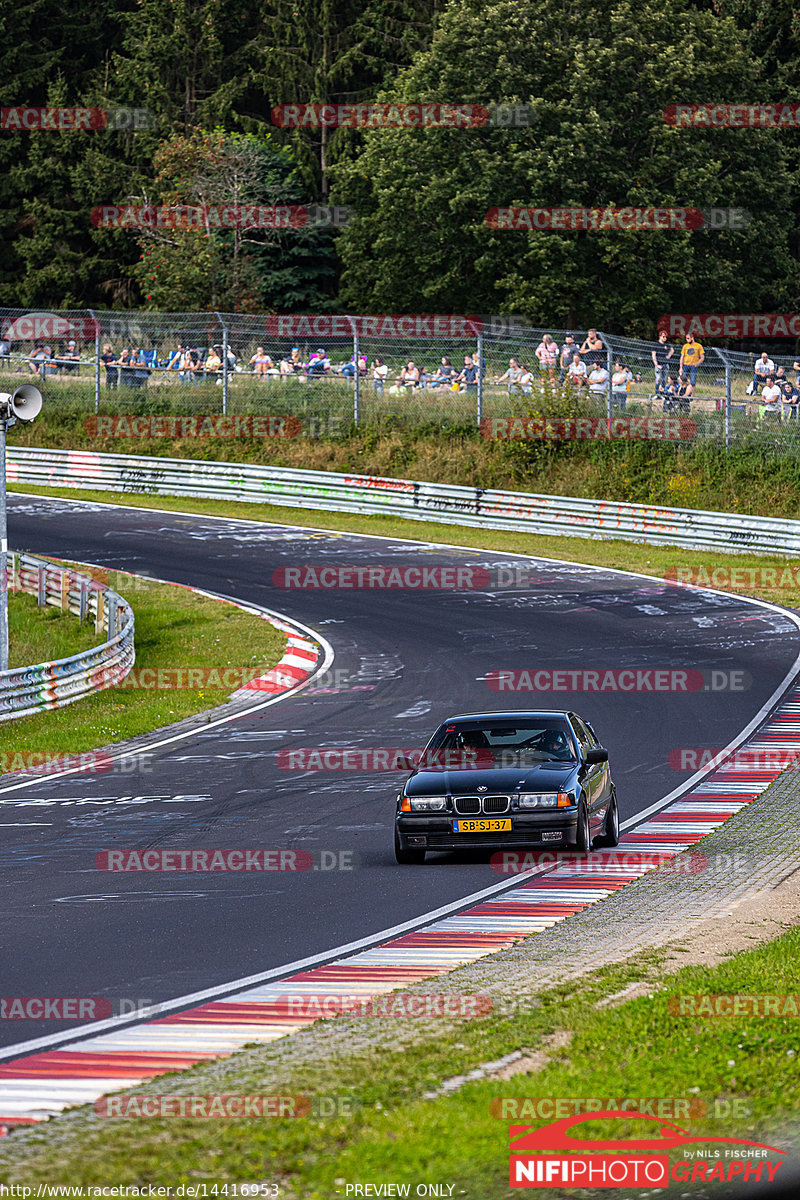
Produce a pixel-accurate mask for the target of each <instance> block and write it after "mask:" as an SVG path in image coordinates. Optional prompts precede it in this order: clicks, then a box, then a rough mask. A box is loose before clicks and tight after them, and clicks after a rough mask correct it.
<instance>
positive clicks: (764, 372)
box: [747, 350, 775, 396]
mask: <svg viewBox="0 0 800 1200" xmlns="http://www.w3.org/2000/svg"><path fill="white" fill-rule="evenodd" d="M774 374H775V363H774V362H773V361H772V359H771V358H770V357H769V355H768V354H767V352H766V350H762V351H761V357H760V358H757V359H756V364H755V367H754V368H753V379H752V382H751V384H750V388H749V389H748V392H747V395H748V396H754V395H755V394H756V392H758V391H760V390H761V389H762V388H763V387H764V384H765V383H766V382H767V380H768V379H769V377H770V375H774Z"/></svg>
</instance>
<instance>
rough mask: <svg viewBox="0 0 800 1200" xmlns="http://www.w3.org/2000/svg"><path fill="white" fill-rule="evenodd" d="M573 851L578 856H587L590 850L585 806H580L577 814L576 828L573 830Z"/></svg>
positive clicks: (587, 816)
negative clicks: (575, 851) (576, 852)
mask: <svg viewBox="0 0 800 1200" xmlns="http://www.w3.org/2000/svg"><path fill="white" fill-rule="evenodd" d="M575 849H576V850H577V851H578V853H579V854H589V853H590V851H591V849H592V839H591V837H590V836H589V814H588V812H587V811H586V805H585V804H582V805H581V807H580V811H579V813H578V828H577V829H576V830H575Z"/></svg>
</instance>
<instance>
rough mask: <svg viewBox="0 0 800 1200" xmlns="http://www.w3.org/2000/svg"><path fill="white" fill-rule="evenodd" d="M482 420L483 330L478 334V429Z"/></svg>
mask: <svg viewBox="0 0 800 1200" xmlns="http://www.w3.org/2000/svg"><path fill="white" fill-rule="evenodd" d="M482 420H483V330H482V329H481V331H480V333H479V334H478V428H479V429H480V425H481V421H482Z"/></svg>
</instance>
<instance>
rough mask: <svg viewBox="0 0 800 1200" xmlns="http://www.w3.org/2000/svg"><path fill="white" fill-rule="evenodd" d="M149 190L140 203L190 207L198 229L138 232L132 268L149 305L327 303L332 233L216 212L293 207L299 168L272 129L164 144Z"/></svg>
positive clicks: (200, 134) (252, 307)
mask: <svg viewBox="0 0 800 1200" xmlns="http://www.w3.org/2000/svg"><path fill="white" fill-rule="evenodd" d="M154 167H155V184H154V192H153V194H152V195H151V194H145V195H143V196H140V197H135V198H132V199H135V200H136V201H137V202H139V203H142V202H143V203H146V204H152V205H157V206H161V207H162V208H165V209H173V210H174V209H175V207H176V206H184V207H186V206H188V207H191V208H192V209H194V210H195V212H196V214H197V215H198V217H199V219H200V222H201V224H200V227H199V228H169V227H161V228H159V227H153V228H147V229H144V230H143V231H142V232H141V234H140V236H139V242H140V247H141V257H140V261H139V263H138V265H137V266H136V267H135V268H134V271H133V274H134V276H135V278H136V279H137V280H138V281H139V283H140V285H141V287H142V291H143V294H144V298H145V301H146V304H147V307H149V308H154V309H161V310H167V311H189V310H192V309H212V310H214V309H220V308H222V309H225V310H227V311H244V312H258V311H263V309H264V308H265V307H266V308H273V309H274V308H275V307H280V308H282V309H287V308H288V309H289V310H290V311H291V310H293V309H295V308H303V307H319V306H321V305H322V306H324V305H325V303H326V300H327V297H326V295H325V291H324V289H325V286H326V284H327V281H328V279H329V278H330V277H331V276H333V274H334V267H333V263H332V248H331V244H330V238H329V236H327V235H325V234H323V233H321V232H320V231H319V230H315V229H308V228H304V227H298V228H291V227H290V228H280V227H278V228H269V227H262V228H247V226H246V225H245V224H242V225H237V224H234V225H233V226H232V227H230V228H229V227H226V226H225V225H220V224H219V221H218V219H217V218H218V214H219V213H220V211H221V210H223V209H226V208H230V207H234V208H239V209H241V208H242V207H246V206H248V205H249V206H251V207H252V206H255V205H257V206H262V207H263V208H264V209H267V210H271V209H274V208H275V207H276V206H290V205H292V204H296V202H297V190H298V187H297V182H296V170H295V165H294V162H293V160H292V156H291V153H290V152H289V150H288V149H286V148H282V147H278V146H276V145H274V144H273V141H272V139H271V137H270V135H266V136H265V137H263V138H257V137H256V136H255V135H252V134H247V135H243V134H226V133H225V132H224V131H223V130H221V129H217V130H214V131H213V132H211V133H209V132H205V131H203V130H196V131H194V132H193V133H192V134H191V135H190V136H188V137H183V136H176V137H173V138H171V139H169V140H167V141H166V142H164V143H163V144H162V145H161V147H160V148H159V150H158V151H157V153H156V156H155V159H154Z"/></svg>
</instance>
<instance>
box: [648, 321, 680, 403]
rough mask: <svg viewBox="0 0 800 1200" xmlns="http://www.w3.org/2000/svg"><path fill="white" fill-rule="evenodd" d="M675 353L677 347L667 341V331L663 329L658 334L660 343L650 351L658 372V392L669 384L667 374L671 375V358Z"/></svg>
mask: <svg viewBox="0 0 800 1200" xmlns="http://www.w3.org/2000/svg"><path fill="white" fill-rule="evenodd" d="M674 353H675V347H674V346H670V345H669V344H668V343H667V331H666V329H662V330H661V332H660V333H659V335H658V345H657V346H656V348H655V350H651V351H650V357H651V358H652V360H653V367H654V369H655V373H656V388H655V390H656V391H657V392H663V390H664V388H665V387H666V386H667V376H668V375H669V360H670V359H671V358H672V356H673V354H674Z"/></svg>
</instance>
